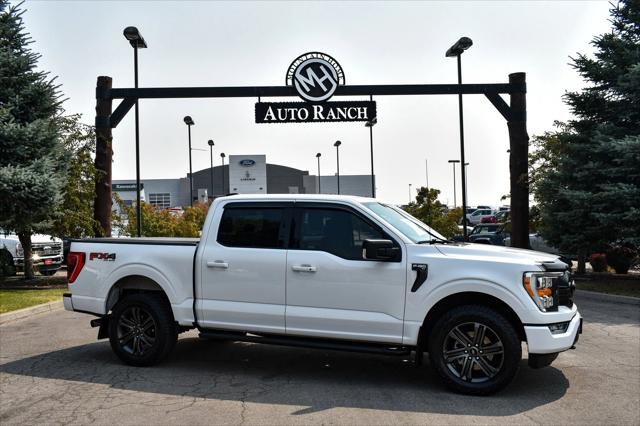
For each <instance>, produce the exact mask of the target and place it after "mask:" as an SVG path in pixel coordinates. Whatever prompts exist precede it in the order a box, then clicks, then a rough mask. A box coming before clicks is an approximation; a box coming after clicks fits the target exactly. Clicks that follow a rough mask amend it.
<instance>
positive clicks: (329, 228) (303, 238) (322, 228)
mask: <svg viewBox="0 0 640 426" xmlns="http://www.w3.org/2000/svg"><path fill="white" fill-rule="evenodd" d="M387 238H388V237H386V236H385V235H384V234H383V233H382V232H380V231H379V230H378V229H376V228H374V227H373V226H372V225H370V224H369V223H367V222H365V221H364V220H363V219H361V218H360V217H358V216H356V215H355V214H353V213H351V212H348V211H345V210H337V209H336V210H333V209H319V208H312V209H304V210H302V217H301V223H300V239H299V242H298V248H299V249H300V250H318V251H326V252H328V253H331V254H333V255H335V256H339V257H342V258H344V259H350V260H362V243H363V241H364V240H367V239H387Z"/></svg>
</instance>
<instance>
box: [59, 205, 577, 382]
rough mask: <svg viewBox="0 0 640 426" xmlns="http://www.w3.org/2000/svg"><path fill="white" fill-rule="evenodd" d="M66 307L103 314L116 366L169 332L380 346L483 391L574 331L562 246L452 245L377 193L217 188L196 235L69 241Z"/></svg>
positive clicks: (548, 355)
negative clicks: (557, 252) (555, 250)
mask: <svg viewBox="0 0 640 426" xmlns="http://www.w3.org/2000/svg"><path fill="white" fill-rule="evenodd" d="M68 274H69V290H70V293H67V294H65V295H64V306H65V308H66V309H67V310H71V311H78V312H85V313H89V314H93V315H96V316H98V317H99V318H97V319H94V320H93V321H92V325H93V326H99V327H100V328H99V332H98V338H109V340H110V343H111V347H112V349H113V351H114V352H115V353H116V355H117V356H118V357H119V358H120V359H121V360H122V361H124V362H125V363H127V364H131V365H138V366H146V365H152V364H155V363H157V362H159V361H161V360H162V359H163V358H165V357H166V356H167V355H168V354H169V353H170V352H171V350H172V348H173V347H174V345H175V344H176V341H177V337H178V334H179V333H180V332H182V331H186V330H190V329H193V328H197V329H198V330H199V332H200V335H201V336H202V337H215V338H224V339H230V340H237V341H247V342H258V343H272V344H281V345H283V344H284V345H292V346H305V347H313V348H325V349H327V348H328V349H335V350H351V351H359V352H372V353H378V354H389V355H405V356H406V355H408V354H415V361H416V364H420V361H421V359H422V356H423V354H424V353H428V355H429V357H430V360H431V365H432V367H433V368H434V369H435V370H436V371H437V373H438V374H439V376H440V377H441V378H442V380H443V381H444V383H445V384H446V385H448V386H449V387H450V388H452V389H454V390H456V391H458V392H463V393H468V394H488V393H492V392H495V391H497V390H499V389H501V388H502V387H504V386H505V385H507V384H508V383H509V382H510V381H511V380H512V379H513V377H514V376H515V374H516V371H517V370H518V367H519V364H520V359H521V357H522V346H521V345H522V342H525V343H526V344H527V348H528V354H529V355H528V357H529V365H530V366H532V367H534V368H538V367H544V366H547V365H549V364H550V363H551V362H552V361H553V360H554V359H555V358H556V357H557V356H558V353H559V352H562V351H565V350H567V349H569V348H572V347H573V346H574V344H575V343H576V341H577V340H578V336H579V334H580V333H581V330H582V318H581V316H580V313H579V312H578V310H577V307H576V305H575V304H574V303H573V300H572V297H573V289H574V285H573V282H572V279H571V277H570V274H569V271H568V269H567V265H566V264H565V263H563V262H561V261H560V260H559V259H558V257H557V256H553V255H549V254H545V253H539V252H534V251H530V250H518V249H511V248H506V247H496V246H490V245H483V244H469V243H454V242H451V241H447V240H446V239H445V238H444V237H442V236H441V235H439V234H438V233H437V232H435V231H434V230H432V229H431V228H429V227H427V226H426V225H425V224H423V223H422V222H420V221H419V220H417V219H415V218H413V217H412V216H410V215H408V214H407V213H406V212H404V211H402V210H400V209H398V208H396V207H394V206H392V205H389V204H385V203H381V202H379V201H376V200H375V199H370V198H359V197H348V196H333V195H298V194H291V195H236V196H229V197H222V198H218V199H216V200H215V201H214V202H213V204H212V205H211V207H210V209H209V214H208V217H207V219H206V221H205V224H204V227H203V230H202V237H201V238H200V239H180V238H162V239H154V238H131V239H127V240H121V239H108V238H107V239H89V240H76V241H72V243H71V252H70V253H69V256H68Z"/></svg>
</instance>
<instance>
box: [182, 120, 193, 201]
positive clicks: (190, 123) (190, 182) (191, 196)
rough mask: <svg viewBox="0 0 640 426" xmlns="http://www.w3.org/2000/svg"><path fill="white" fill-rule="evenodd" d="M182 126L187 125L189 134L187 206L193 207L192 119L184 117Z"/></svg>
mask: <svg viewBox="0 0 640 426" xmlns="http://www.w3.org/2000/svg"><path fill="white" fill-rule="evenodd" d="M184 124H186V125H187V130H188V134H189V205H190V206H191V207H193V173H192V172H191V126H193V125H194V124H196V123H194V122H193V119H192V118H191V117H190V116H188V115H187V116H185V117H184Z"/></svg>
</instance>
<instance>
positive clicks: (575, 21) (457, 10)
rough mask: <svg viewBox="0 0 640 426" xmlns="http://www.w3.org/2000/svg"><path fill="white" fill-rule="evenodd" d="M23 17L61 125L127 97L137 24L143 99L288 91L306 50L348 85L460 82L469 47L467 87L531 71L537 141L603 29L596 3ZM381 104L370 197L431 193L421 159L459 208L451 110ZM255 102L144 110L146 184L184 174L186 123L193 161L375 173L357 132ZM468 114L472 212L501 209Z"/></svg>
mask: <svg viewBox="0 0 640 426" xmlns="http://www.w3.org/2000/svg"><path fill="white" fill-rule="evenodd" d="M24 7H25V8H26V9H27V12H26V13H25V15H24V19H25V24H26V27H27V30H28V31H29V32H30V33H31V35H32V37H33V39H34V40H35V43H34V45H33V48H34V50H36V51H37V52H39V53H41V54H42V59H41V60H40V66H41V68H43V69H45V70H48V71H51V73H52V74H53V75H58V76H59V82H60V83H61V84H62V85H63V86H62V90H63V91H64V93H65V95H66V96H67V97H68V98H69V100H68V101H67V102H66V103H65V108H66V110H67V112H69V113H81V114H82V115H83V120H84V121H85V122H87V123H93V120H94V116H95V112H94V108H95V82H96V77H97V76H99V75H108V76H111V77H113V83H114V87H131V86H133V58H132V55H133V54H132V49H131V47H130V46H129V44H128V43H127V42H126V40H125V39H124V37H123V36H122V30H123V29H124V27H126V26H129V25H134V26H137V27H138V28H139V29H140V31H141V33H142V34H143V36H144V37H145V39H146V40H147V43H148V44H149V48H148V49H146V50H141V51H140V57H139V62H140V86H141V87H175V86H254V85H283V84H284V79H285V73H286V70H287V67H288V65H289V64H290V63H291V61H292V60H293V59H295V58H296V57H297V56H298V55H300V54H302V53H304V52H308V51H321V52H326V53H328V54H330V55H331V56H333V57H334V58H336V59H337V60H338V62H340V64H341V66H342V68H343V70H344V72H345V76H346V83H347V84H406V83H422V84H427V83H454V82H455V81H456V74H455V73H456V64H455V60H454V59H451V58H445V57H444V52H445V51H446V50H447V48H448V47H449V46H450V45H451V44H452V43H453V42H455V41H456V40H457V39H458V38H459V37H460V36H468V37H471V38H472V39H473V41H474V45H473V47H471V48H470V49H469V50H468V51H467V52H465V53H464V55H463V80H464V82H469V83H499V82H507V80H508V74H509V73H511V72H520V71H522V72H526V73H527V81H528V99H527V101H528V118H529V123H528V130H529V134H530V135H534V134H540V133H542V132H543V131H545V130H550V129H551V127H552V124H553V121H554V120H566V119H567V118H569V117H570V115H569V111H568V109H567V107H566V106H565V105H564V104H563V103H562V100H561V96H562V94H563V93H564V92H565V90H576V89H579V88H580V87H583V82H582V81H581V80H580V78H579V77H578V76H577V74H576V73H575V72H574V71H573V70H572V69H571V67H570V66H569V65H568V62H569V56H572V55H575V54H576V53H577V52H583V53H591V52H592V48H591V46H590V45H589V41H590V40H591V39H592V38H593V37H594V36H595V35H597V34H600V33H602V32H606V31H608V30H609V23H608V21H607V19H608V9H609V4H608V3H607V2H605V1H591V2H581V1H567V2H562V1H552V2H543V1H535V2H527V1H513V2H508V1H496V2H484V1H474V2H463V1H460V2H364V1H363V2H205V1H200V2H187V1H184V2H169V1H163V2H152V1H147V2H133V1H127V2H117V1H109V2H98V1H86V2H81V1H77V2H75V1H73V2H72V1H69V2H66V1H28V2H26V3H25V4H24ZM334 99H336V100H337V98H334ZM263 100H271V101H281V100H293V99H291V98H289V99H263ZM376 100H377V102H378V124H377V125H376V127H375V128H374V144H375V147H374V151H375V168H376V175H377V190H378V197H379V198H381V199H384V200H387V201H390V202H396V203H400V202H406V200H407V198H408V193H407V191H408V184H409V183H411V184H413V187H414V188H416V187H418V186H420V185H424V184H425V180H426V177H425V158H428V160H429V183H430V186H432V187H436V188H439V189H441V190H442V194H441V200H442V201H443V202H447V201H448V202H449V204H453V183H452V171H451V165H450V164H448V163H447V160H449V159H454V158H459V142H458V115H457V98H456V97H455V96H428V97H427V96H424V97H422V96H421V97H417V96H416V97H379V98H377V99H376ZM256 101H257V100H256V99H248V98H247V99H182V100H143V101H141V103H140V120H141V130H140V135H141V173H142V177H143V178H171V177H180V176H186V173H187V171H188V151H187V135H186V133H187V132H186V128H185V125H184V123H183V122H182V117H183V116H184V115H191V116H192V117H193V119H194V120H195V122H196V125H195V126H194V127H193V129H192V135H193V146H194V147H196V148H207V144H206V141H207V140H208V139H213V140H214V141H215V143H216V146H215V151H214V155H215V158H216V161H218V160H219V157H218V155H219V153H220V152H221V151H224V152H225V153H226V154H227V155H229V154H266V155H267V161H268V162H270V163H275V164H282V165H287V166H291V167H297V168H300V169H303V170H309V171H310V173H312V174H313V173H315V170H316V158H315V154H316V152H321V153H322V154H323V157H322V161H323V163H322V170H323V173H334V172H335V170H334V169H335V148H333V146H332V145H333V142H334V141H335V140H337V139H339V140H341V141H342V146H341V148H340V149H341V151H340V172H341V173H344V174H365V173H368V172H369V167H370V166H369V133H368V130H367V129H365V127H364V126H363V125H362V123H332V124H306V125H303V124H279V125H266V124H255V123H254V122H253V108H254V103H255V102H256ZM464 102H465V139H466V142H467V143H466V150H467V161H468V162H469V163H470V165H469V168H468V195H469V203H470V204H471V205H474V204H490V205H498V204H500V200H499V198H500V196H501V195H502V194H505V193H507V192H508V189H509V181H508V154H507V153H506V150H507V148H508V143H509V142H508V135H507V128H506V123H505V122H504V120H503V119H502V117H501V116H500V115H499V113H498V112H497V111H496V110H495V109H494V108H493V106H491V104H490V103H489V102H488V101H487V100H486V99H485V98H484V97H482V96H479V95H478V96H476V95H470V96H465V100H464ZM114 107H115V105H114ZM133 123H134V121H133V113H130V114H129V115H128V116H127V117H126V118H125V119H124V120H123V121H122V122H121V123H120V125H119V126H118V128H116V129H114V151H115V154H114V163H113V177H114V179H126V178H133V177H135V158H134V127H133ZM193 162H194V170H199V169H202V168H205V167H208V165H209V153H208V152H205V151H194V159H193ZM458 176H459V170H458ZM458 184H459V179H458ZM459 191H460V189H459V188H458V202H460V192H459Z"/></svg>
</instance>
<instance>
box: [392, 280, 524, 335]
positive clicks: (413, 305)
mask: <svg viewBox="0 0 640 426" xmlns="http://www.w3.org/2000/svg"><path fill="white" fill-rule="evenodd" d="M459 293H482V294H486V295H489V296H492V297H495V298H496V299H498V300H500V301H502V302H503V303H505V304H506V305H507V306H509V307H510V308H511V309H512V310H513V311H514V312H515V314H516V315H517V316H518V318H519V319H520V321H521V322H522V323H527V322H529V321H530V320H531V319H533V318H534V316H533V314H534V312H533V311H532V310H531V308H530V307H529V306H528V305H527V304H526V301H523V300H522V299H521V298H520V297H518V295H517V294H515V293H514V292H513V291H512V289H510V288H507V287H505V286H504V285H500V284H498V283H496V282H492V281H489V280H485V279H477V278H476V279H459V280H452V281H449V282H446V283H442V284H440V285H438V286H437V287H434V288H432V289H429V288H428V287H427V288H425V291H424V292H419V293H409V294H408V295H407V309H406V314H405V333H404V334H405V335H404V340H403V341H404V342H405V344H416V343H417V341H418V335H419V332H420V327H422V325H423V324H424V321H425V319H426V317H427V315H428V314H429V312H430V311H431V309H432V308H433V307H434V306H435V305H437V304H438V303H439V302H440V301H442V300H443V299H445V298H447V297H449V296H452V295H455V294H459Z"/></svg>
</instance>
